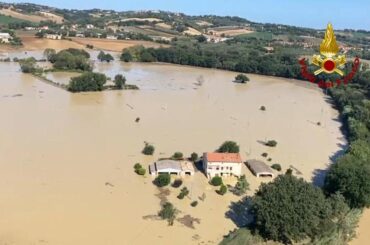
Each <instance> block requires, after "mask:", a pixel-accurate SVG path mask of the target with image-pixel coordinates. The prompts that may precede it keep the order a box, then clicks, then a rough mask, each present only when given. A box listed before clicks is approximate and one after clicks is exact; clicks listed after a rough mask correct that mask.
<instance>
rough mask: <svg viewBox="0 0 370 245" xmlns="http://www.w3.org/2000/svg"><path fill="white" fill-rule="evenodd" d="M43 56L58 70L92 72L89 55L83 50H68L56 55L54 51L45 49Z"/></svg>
mask: <svg viewBox="0 0 370 245" xmlns="http://www.w3.org/2000/svg"><path fill="white" fill-rule="evenodd" d="M44 56H45V57H46V59H47V60H48V61H50V62H51V63H52V64H53V66H54V68H55V69H58V70H79V71H91V70H92V65H91V63H90V61H89V58H90V54H89V53H88V52H86V51H85V50H83V49H73V48H69V49H65V50H62V51H60V52H58V53H57V52H56V51H55V50H54V49H45V51H44Z"/></svg>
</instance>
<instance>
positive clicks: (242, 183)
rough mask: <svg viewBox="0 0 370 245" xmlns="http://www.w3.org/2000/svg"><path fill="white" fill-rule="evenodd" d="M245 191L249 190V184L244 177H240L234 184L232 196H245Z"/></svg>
mask: <svg viewBox="0 0 370 245" xmlns="http://www.w3.org/2000/svg"><path fill="white" fill-rule="evenodd" d="M247 190H249V183H248V181H247V178H246V177H245V175H242V176H240V177H239V178H238V182H236V185H235V188H234V194H235V195H237V196H241V195H243V194H245V193H246V192H247Z"/></svg>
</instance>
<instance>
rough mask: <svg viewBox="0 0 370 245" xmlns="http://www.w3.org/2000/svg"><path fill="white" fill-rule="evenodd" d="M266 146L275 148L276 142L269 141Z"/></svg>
mask: <svg viewBox="0 0 370 245" xmlns="http://www.w3.org/2000/svg"><path fill="white" fill-rule="evenodd" d="M265 145H267V146H270V147H275V146H276V145H277V142H276V141H275V140H269V141H267V142H266V144H265Z"/></svg>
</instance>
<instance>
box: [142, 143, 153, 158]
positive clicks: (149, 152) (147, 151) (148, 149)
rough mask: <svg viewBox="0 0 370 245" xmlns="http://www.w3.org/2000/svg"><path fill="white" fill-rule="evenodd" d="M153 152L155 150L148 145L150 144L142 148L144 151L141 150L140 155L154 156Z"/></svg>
mask: <svg viewBox="0 0 370 245" xmlns="http://www.w3.org/2000/svg"><path fill="white" fill-rule="evenodd" d="M154 150H155V148H154V146H153V145H150V144H148V143H146V144H145V146H144V149H143V151H142V153H143V154H144V155H153V154H154Z"/></svg>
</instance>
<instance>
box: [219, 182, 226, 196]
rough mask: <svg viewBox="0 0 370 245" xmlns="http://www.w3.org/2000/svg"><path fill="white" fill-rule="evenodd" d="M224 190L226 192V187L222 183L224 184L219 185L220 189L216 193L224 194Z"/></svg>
mask: <svg viewBox="0 0 370 245" xmlns="http://www.w3.org/2000/svg"><path fill="white" fill-rule="evenodd" d="M226 192H227V187H226V185H224V184H222V185H221V186H220V189H219V190H218V191H217V193H218V194H220V195H225V194H226Z"/></svg>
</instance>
